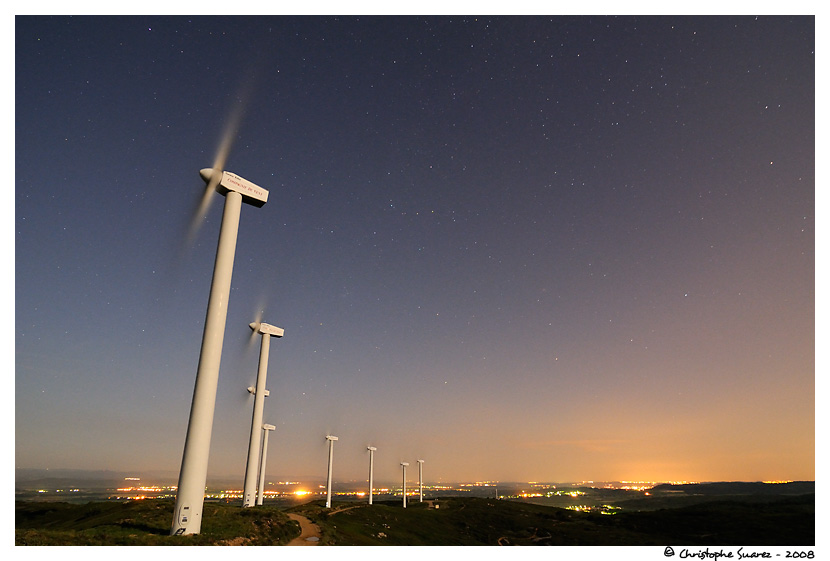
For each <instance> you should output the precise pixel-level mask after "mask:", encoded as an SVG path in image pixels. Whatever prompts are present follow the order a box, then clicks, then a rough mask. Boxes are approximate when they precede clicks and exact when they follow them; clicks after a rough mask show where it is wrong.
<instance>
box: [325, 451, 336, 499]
mask: <svg viewBox="0 0 830 561" xmlns="http://www.w3.org/2000/svg"><path fill="white" fill-rule="evenodd" d="M326 440H328V441H329V474H328V476H326V508H331V464H332V460H333V459H334V441H335V440H337V437H336V436H332V435H328V436H326Z"/></svg>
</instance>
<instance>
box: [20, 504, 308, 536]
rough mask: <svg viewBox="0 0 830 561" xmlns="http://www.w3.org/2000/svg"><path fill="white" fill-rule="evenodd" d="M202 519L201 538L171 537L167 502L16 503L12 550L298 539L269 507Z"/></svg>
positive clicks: (217, 510) (226, 509) (219, 508)
mask: <svg viewBox="0 0 830 561" xmlns="http://www.w3.org/2000/svg"><path fill="white" fill-rule="evenodd" d="M203 516H204V517H203V523H202V532H201V534H199V535H196V536H170V524H171V521H172V520H173V502H172V501H167V500H148V501H126V502H94V503H87V504H84V505H78V504H69V503H55V502H48V503H34V502H18V503H17V504H16V508H15V545H280V544H284V543H288V542H289V541H290V540H291V539H292V538H295V537H297V536H299V535H300V526H299V525H298V524H297V523H296V522H294V521H293V520H289V519H288V517H287V516H286V515H285V514H284V513H283V512H281V511H280V510H279V509H277V508H274V507H268V506H262V507H257V508H255V509H242V508H240V507H239V506H238V505H227V504H220V503H205V507H204V511H203Z"/></svg>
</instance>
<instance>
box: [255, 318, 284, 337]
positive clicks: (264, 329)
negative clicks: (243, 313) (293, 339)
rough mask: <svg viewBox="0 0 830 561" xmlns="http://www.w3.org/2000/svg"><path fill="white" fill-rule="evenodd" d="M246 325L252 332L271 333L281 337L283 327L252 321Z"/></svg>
mask: <svg viewBox="0 0 830 561" xmlns="http://www.w3.org/2000/svg"><path fill="white" fill-rule="evenodd" d="M248 327H250V328H251V329H253V330H254V333H262V334H263V335H271V336H273V337H282V336H283V334H284V333H285V329H283V328H282V327H275V326H273V325H271V324H268V323H262V322H256V321H253V322H251V323H249V324H248Z"/></svg>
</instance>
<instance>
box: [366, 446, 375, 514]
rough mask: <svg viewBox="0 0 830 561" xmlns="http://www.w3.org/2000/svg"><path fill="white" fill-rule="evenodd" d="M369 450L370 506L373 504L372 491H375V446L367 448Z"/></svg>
mask: <svg viewBox="0 0 830 561" xmlns="http://www.w3.org/2000/svg"><path fill="white" fill-rule="evenodd" d="M366 449H367V450H369V504H372V491H373V490H374V486H373V482H372V477H373V472H374V467H375V450H377V448H375V447H374V446H367V447H366Z"/></svg>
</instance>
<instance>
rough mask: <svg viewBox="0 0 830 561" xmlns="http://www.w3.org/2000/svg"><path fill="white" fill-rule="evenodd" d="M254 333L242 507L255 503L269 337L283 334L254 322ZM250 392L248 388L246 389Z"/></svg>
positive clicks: (266, 391) (270, 326)
mask: <svg viewBox="0 0 830 561" xmlns="http://www.w3.org/2000/svg"><path fill="white" fill-rule="evenodd" d="M249 327H250V328H251V329H252V330H253V331H254V333H261V334H262V346H261V347H260V351H259V368H258V370H257V376H256V389H255V390H254V391H253V394H254V413H253V417H252V418H251V437H250V439H249V440H248V462H247V463H246V464H245V488H244V491H243V492H242V506H243V507H248V506H254V504H255V502H256V479H257V467H258V465H259V461H258V460H259V458H258V456H259V448H260V442H261V438H262V410H263V409H264V408H265V396H266V395H268V390H266V389H265V378H266V376H267V375H268V353H269V349H270V347H271V337H282V336H283V334H284V333H285V330H283V329H282V328H280V327H274V326H273V325H270V324H267V323H262V322H259V323H257V322H254V323H251V324H250V325H249ZM248 390H249V391H250V388H248Z"/></svg>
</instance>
